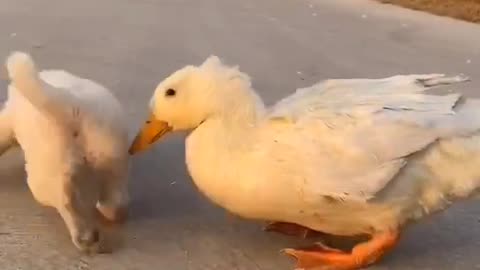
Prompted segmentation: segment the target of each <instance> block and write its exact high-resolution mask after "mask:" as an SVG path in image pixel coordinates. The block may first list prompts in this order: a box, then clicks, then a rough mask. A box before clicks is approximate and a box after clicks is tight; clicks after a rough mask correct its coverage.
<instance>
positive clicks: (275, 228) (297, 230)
mask: <svg viewBox="0 0 480 270" xmlns="http://www.w3.org/2000/svg"><path fill="white" fill-rule="evenodd" d="M263 230H264V231H267V232H277V233H282V234H285V235H291V236H298V237H302V238H309V237H319V236H322V235H324V233H322V232H317V231H314V230H311V229H309V228H307V227H303V226H301V225H297V224H294V223H287V222H269V223H267V225H265V227H263Z"/></svg>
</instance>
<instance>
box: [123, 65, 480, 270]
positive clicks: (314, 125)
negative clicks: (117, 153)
mask: <svg viewBox="0 0 480 270" xmlns="http://www.w3.org/2000/svg"><path fill="white" fill-rule="evenodd" d="M466 80H467V78H466V77H463V76H456V77H445V76H443V75H439V74H430V75H408V76H394V77H389V78H384V79H348V80H327V81H323V82H320V83H318V84H316V85H314V86H312V87H308V88H304V89H299V90H298V91H297V92H296V93H295V94H293V95H291V96H289V97H287V98H285V99H284V100H281V101H280V102H278V103H277V104H276V105H274V106H273V107H272V108H268V109H267V108H265V106H264V104H263V103H262V101H261V99H260V98H259V96H258V95H257V94H256V93H255V91H254V90H253V89H252V88H251V84H250V79H249V77H248V76H247V75H246V74H244V73H242V72H240V71H239V70H238V68H237V67H228V66H226V65H224V64H222V63H221V61H220V60H219V59H218V58H217V57H215V56H212V57H210V58H209V59H207V60H206V61H205V62H204V63H203V64H202V65H200V66H187V67H185V68H183V69H181V70H179V71H177V72H175V73H173V74H172V75H171V76H170V77H168V78H167V79H165V80H164V81H163V82H161V83H160V84H159V85H158V87H157V88H156V90H155V93H154V95H153V97H152V99H151V102H150V110H151V116H150V119H149V120H148V121H147V122H146V123H145V125H144V126H143V128H142V129H141V131H140V133H139V135H138V136H137V138H136V139H135V141H134V142H133V144H132V146H131V148H130V153H131V154H134V153H136V152H138V151H141V150H144V149H146V148H148V147H149V146H151V145H152V144H153V143H154V142H155V141H156V140H158V139H159V138H160V137H161V136H162V135H163V134H164V133H166V132H167V131H170V130H173V131H175V130H192V132H191V133H190V134H189V136H188V138H187V140H186V162H187V165H188V170H189V172H190V174H191V176H192V178H193V181H194V182H195V184H196V185H197V186H198V188H199V189H200V190H201V191H202V192H203V193H204V194H205V195H206V196H207V197H208V198H209V199H210V200H212V201H213V202H215V203H216V204H218V205H220V206H222V207H224V208H226V209H227V210H229V211H230V212H233V213H235V214H238V215H240V216H242V217H244V218H249V219H258V220H266V221H276V222H277V224H278V225H279V226H278V229H279V230H282V228H284V229H285V228H287V227H288V226H287V227H282V226H281V225H282V224H287V225H288V224H297V225H298V226H299V227H306V228H309V229H311V230H314V231H320V232H324V233H328V234H333V235H342V236H354V235H365V234H367V235H369V236H371V239H370V240H369V241H366V242H364V243H361V244H359V245H357V246H356V247H354V248H353V250H352V251H351V252H348V253H346V252H341V251H339V250H334V249H331V248H328V247H325V246H318V247H316V248H310V249H287V250H285V251H286V253H288V254H290V255H292V256H294V257H295V258H297V267H298V268H301V269H343V270H345V269H359V268H362V267H365V266H367V265H369V264H372V263H374V262H376V261H378V260H379V259H380V258H381V257H382V256H383V255H384V254H385V252H386V251H388V250H389V249H390V248H392V247H393V246H394V245H395V243H397V241H398V239H399V235H400V232H401V230H402V229H403V228H404V227H405V225H406V224H407V223H408V222H409V221H414V220H418V219H419V218H421V217H424V216H426V215H427V214H431V213H432V212H435V211H439V210H442V209H445V208H446V207H447V206H448V205H449V204H450V202H452V201H453V200H455V199H459V198H465V197H469V196H471V195H473V194H474V193H475V192H478V190H479V187H480V166H479V164H480V100H476V99H464V98H462V96H461V95H460V94H458V93H454V94H447V95H443V96H440V95H428V94H426V93H425V92H424V91H425V90H427V89H429V88H431V87H434V86H438V85H441V84H451V83H455V82H462V81H466ZM292 226H294V225H292Z"/></svg>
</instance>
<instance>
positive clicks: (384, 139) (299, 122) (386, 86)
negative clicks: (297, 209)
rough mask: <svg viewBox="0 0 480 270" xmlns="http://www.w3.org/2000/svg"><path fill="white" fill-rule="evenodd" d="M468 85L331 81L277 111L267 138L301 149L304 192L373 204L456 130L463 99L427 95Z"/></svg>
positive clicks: (409, 79) (428, 78) (437, 78)
mask: <svg viewBox="0 0 480 270" xmlns="http://www.w3.org/2000/svg"><path fill="white" fill-rule="evenodd" d="M466 80H468V78H466V77H464V76H455V77H445V76H444V75H441V74H429V75H405V76H394V77H389V78H383V79H346V80H327V81H323V82H320V83H318V84H316V85H314V86H312V87H309V88H304V89H299V90H298V91H297V92H296V93H295V94H293V95H291V96H289V97H287V98H285V99H283V100H281V101H279V102H278V103H277V104H276V105H274V106H273V107H272V108H271V109H270V112H269V113H268V117H267V119H268V120H267V121H266V123H265V125H264V127H265V128H262V130H264V131H265V132H264V134H268V135H266V136H264V137H263V138H267V137H270V138H271V140H273V142H271V144H272V145H275V144H277V145H280V146H279V147H277V148H280V149H283V151H287V152H288V150H285V149H296V150H294V151H290V152H298V153H299V154H298V156H296V157H295V159H296V160H299V162H303V163H304V164H305V166H302V165H299V164H298V163H297V167H301V168H303V170H304V175H305V183H304V184H305V185H306V187H304V188H309V189H311V190H314V191H315V193H318V194H323V195H325V196H332V197H338V198H341V199H354V200H368V199H370V198H372V197H374V196H375V194H376V193H377V192H378V191H379V190H381V189H382V188H383V187H385V185H386V184H387V183H388V182H389V181H390V180H391V179H393V178H394V176H395V175H396V174H397V173H398V172H399V171H400V169H401V168H402V167H403V166H404V165H405V164H406V162H407V157H408V156H409V155H411V154H413V153H415V152H417V151H420V150H422V149H424V148H425V147H427V146H428V145H430V144H431V143H432V142H434V141H435V140H437V139H438V138H439V137H441V136H443V135H445V134H447V133H448V132H449V130H451V129H453V127H452V126H451V125H450V124H452V123H454V122H455V121H454V120H452V119H453V118H454V117H455V113H456V112H455V106H456V105H457V103H458V102H459V100H460V98H461V95H460V94H457V93H455V94H447V95H428V94H426V93H425V90H427V89H430V88H432V87H435V86H439V85H443V84H452V83H456V82H463V81H466ZM477 122H479V121H477ZM448 123H450V124H448ZM470 126H471V125H469V124H468V123H466V124H465V125H464V127H460V128H463V129H464V130H465V131H466V130H467V129H468V127H470ZM479 127H480V123H476V128H479ZM457 128H458V127H457ZM273 148H275V147H273ZM293 155H295V154H293ZM292 160H293V158H292ZM292 162H294V161H292Z"/></svg>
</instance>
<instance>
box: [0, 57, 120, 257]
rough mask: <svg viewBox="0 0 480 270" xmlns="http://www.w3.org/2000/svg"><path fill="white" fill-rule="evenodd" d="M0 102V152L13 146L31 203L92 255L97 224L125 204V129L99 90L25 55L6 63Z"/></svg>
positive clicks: (112, 102)
mask: <svg viewBox="0 0 480 270" xmlns="http://www.w3.org/2000/svg"><path fill="white" fill-rule="evenodd" d="M6 65H7V70H8V74H9V78H10V81H11V83H10V85H9V88H8V100H7V101H6V102H5V105H4V108H3V109H2V111H1V112H0V154H1V153H3V152H5V151H6V150H7V149H8V148H9V147H11V146H14V145H20V147H21V148H22V150H23V152H24V156H25V161H26V164H25V168H26V172H27V175H28V177H27V178H28V179H27V180H28V186H29V188H30V190H31V192H32V193H33V196H34V197H35V199H36V200H37V201H38V202H40V203H41V204H43V205H46V206H51V207H54V208H56V209H57V211H58V212H59V213H60V215H61V216H62V218H63V220H64V221H65V223H66V226H67V228H68V230H69V232H70V236H71V238H72V241H73V243H74V244H75V246H77V247H78V248H79V249H80V250H82V251H87V252H100V251H101V250H100V249H101V248H100V247H101V246H102V243H101V242H102V239H103V238H104V237H103V233H104V231H103V230H102V227H103V225H104V222H102V221H110V222H116V223H119V222H122V221H123V220H124V219H125V217H126V209H127V204H128V191H127V180H128V168H129V159H128V152H127V150H128V149H127V148H128V131H127V126H126V124H125V123H124V122H123V119H125V118H124V117H123V115H122V114H123V110H122V108H121V105H120V103H119V102H118V101H117V99H116V98H115V97H114V96H113V95H112V94H111V93H110V92H109V91H108V90H107V89H106V88H105V87H103V86H101V85H99V84H97V83H95V82H93V81H91V80H87V79H84V78H80V77H77V76H75V75H72V74H70V73H68V72H66V71H62V70H46V71H41V72H37V70H36V68H35V64H34V62H33V60H32V59H31V57H30V56H29V55H28V54H25V53H21V52H15V53H13V54H11V55H10V56H9V58H8V60H7V63H6Z"/></svg>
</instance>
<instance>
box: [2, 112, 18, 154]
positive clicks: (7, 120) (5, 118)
mask: <svg viewBox="0 0 480 270" xmlns="http://www.w3.org/2000/svg"><path fill="white" fill-rule="evenodd" d="M16 145H17V142H16V140H15V135H14V133H13V125H12V117H11V112H10V111H9V110H8V107H6V106H5V107H4V108H2V110H1V111H0V155H2V154H3V153H5V152H6V151H7V150H8V149H10V147H12V146H16Z"/></svg>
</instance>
